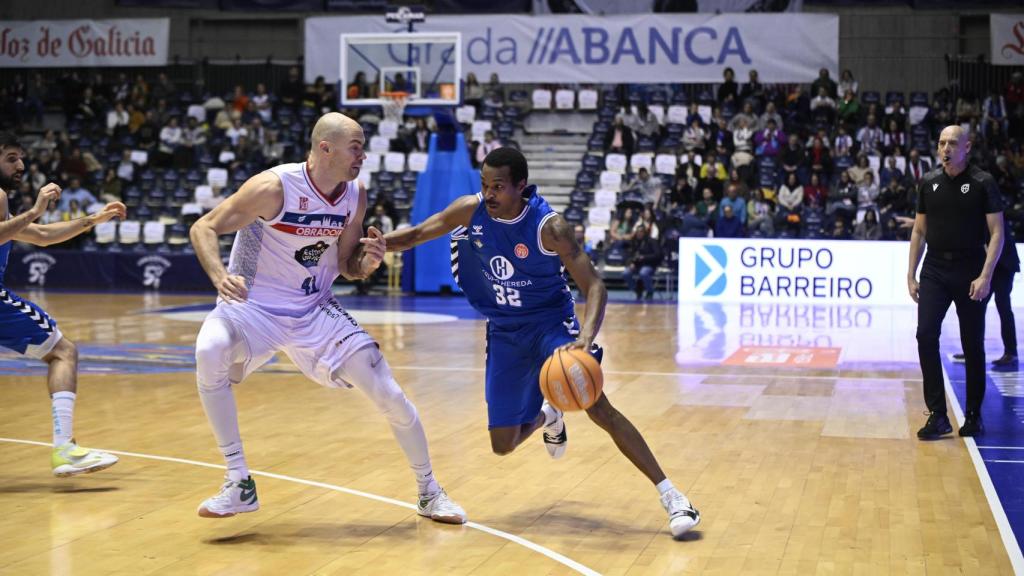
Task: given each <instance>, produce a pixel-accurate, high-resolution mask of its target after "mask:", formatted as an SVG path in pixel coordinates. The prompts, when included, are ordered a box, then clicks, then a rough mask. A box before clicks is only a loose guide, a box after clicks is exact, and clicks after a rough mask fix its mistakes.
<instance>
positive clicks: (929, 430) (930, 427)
mask: <svg viewBox="0 0 1024 576" xmlns="http://www.w3.org/2000/svg"><path fill="white" fill-rule="evenodd" d="M952 431H953V425H952V424H950V423H949V418H948V417H947V416H946V414H945V413H940V412H932V413H931V415H929V416H928V422H927V423H925V425H924V427H923V428H921V429H920V430H918V431H917V437H918V438H919V439H921V440H938V439H939V438H941V437H942V436H944V435H946V434H949V433H950V432H952Z"/></svg>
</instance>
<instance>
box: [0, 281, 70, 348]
mask: <svg viewBox="0 0 1024 576" xmlns="http://www.w3.org/2000/svg"><path fill="white" fill-rule="evenodd" d="M60 339H61V333H60V330H58V329H57V322H56V321H55V320H54V319H53V318H50V316H49V315H48V314H47V313H46V312H43V309H42V308H40V307H39V306H36V305H35V304H33V303H32V302H29V301H28V300H23V299H22V298H21V297H20V296H18V295H17V294H15V293H14V292H11V291H10V290H9V289H7V288H3V287H0V346H3V347H4V348H9V349H11V350H14V351H15V352H17V353H19V354H24V355H26V356H30V357H32V358H42V357H43V356H46V355H47V354H49V353H50V351H51V350H53V347H54V346H56V345H57V342H59V341H60Z"/></svg>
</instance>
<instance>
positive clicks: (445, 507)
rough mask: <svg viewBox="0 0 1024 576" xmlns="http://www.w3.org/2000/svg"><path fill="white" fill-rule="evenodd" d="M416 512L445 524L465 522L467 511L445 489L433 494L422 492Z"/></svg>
mask: <svg viewBox="0 0 1024 576" xmlns="http://www.w3.org/2000/svg"><path fill="white" fill-rule="evenodd" d="M416 513H417V514H419V515H420V516H424V517H426V518H430V519H431V520H433V521H434V522H441V523H444V524H465V523H466V511H465V510H463V509H462V506H459V505H458V504H456V503H455V501H454V500H452V499H451V498H449V497H448V494H447V493H446V492H445V491H444V490H438V491H437V492H435V493H433V494H420V497H419V502H418V503H417V505H416Z"/></svg>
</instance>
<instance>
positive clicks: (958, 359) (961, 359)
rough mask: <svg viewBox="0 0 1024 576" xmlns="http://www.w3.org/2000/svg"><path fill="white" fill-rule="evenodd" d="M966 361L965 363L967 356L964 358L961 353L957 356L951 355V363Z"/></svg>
mask: <svg viewBox="0 0 1024 576" xmlns="http://www.w3.org/2000/svg"><path fill="white" fill-rule="evenodd" d="M966 361H967V356H964V353H963V352H961V353H959V354H953V362H966Z"/></svg>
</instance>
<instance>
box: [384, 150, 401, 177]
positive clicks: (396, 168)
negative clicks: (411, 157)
mask: <svg viewBox="0 0 1024 576" xmlns="http://www.w3.org/2000/svg"><path fill="white" fill-rule="evenodd" d="M384 170H385V171H387V172H395V173H402V172H405V154H402V153H401V152H388V153H387V154H385V155H384Z"/></svg>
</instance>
